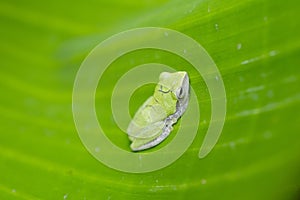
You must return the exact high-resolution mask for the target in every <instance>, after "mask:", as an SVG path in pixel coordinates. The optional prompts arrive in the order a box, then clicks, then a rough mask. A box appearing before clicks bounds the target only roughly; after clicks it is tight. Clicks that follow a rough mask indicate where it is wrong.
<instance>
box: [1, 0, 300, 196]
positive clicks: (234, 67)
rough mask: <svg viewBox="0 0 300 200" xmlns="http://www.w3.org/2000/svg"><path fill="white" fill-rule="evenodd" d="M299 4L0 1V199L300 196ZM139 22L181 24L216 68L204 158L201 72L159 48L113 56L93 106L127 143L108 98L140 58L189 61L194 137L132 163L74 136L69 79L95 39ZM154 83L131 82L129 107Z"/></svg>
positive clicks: (206, 107)
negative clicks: (162, 154)
mask: <svg viewBox="0 0 300 200" xmlns="http://www.w3.org/2000/svg"><path fill="white" fill-rule="evenodd" d="M299 10H300V3H299V2H298V1H296V0H287V1H278V0H245V1H237V0H222V1H221V0H203V1H196V0H185V1H182V0H170V1H167V0H161V1H160V0H155V1H147V0H131V1H121V0H110V1H104V0H103V1H92V0H88V1H69V0H66V1H56V0H54V1H49V2H47V1H33V0H27V1H16V0H10V1H3V0H2V1H1V2H0V21H1V29H0V36H1V38H0V44H1V47H0V51H1V73H0V89H1V90H0V91H1V98H0V121H1V126H0V199H82V200H84V199H87V200H89V199H108V200H109V199H213V200H214V199H249V200H250V199H251V200H252V199H299V198H300V189H299V188H300V181H299V180H300V170H299V169H300V136H299V130H300V121H299V119H300V116H299V109H300V92H299V89H300V88H299V85H300V57H299V55H300V40H299V35H300V28H299V25H300V23H299V18H300V12H299ZM146 26H158V27H165V28H171V29H174V30H177V31H180V32H182V33H184V34H186V35H188V36H190V37H192V38H194V39H195V40H196V41H198V42H199V43H200V44H201V45H202V46H203V47H204V48H205V49H206V50H207V51H208V53H209V54H210V55H211V57H212V58H213V59H214V61H215V63H216V64H217V66H218V67H219V70H220V72H221V74H222V76H223V80H224V84H225V88H226V92H227V97H228V107H227V108H228V112H227V118H226V123H225V126H224V130H223V133H222V135H221V138H220V140H219V141H218V143H217V145H216V146H215V148H214V150H213V151H212V152H211V153H210V154H209V156H207V157H206V158H204V159H202V160H200V159H198V158H197V154H198V151H199V147H200V145H201V144H202V140H203V137H204V134H205V131H206V130H207V126H208V124H209V118H210V99H209V94H208V92H207V88H206V86H205V84H204V82H203V80H202V78H201V76H200V75H199V74H197V73H195V72H194V71H193V70H192V68H191V66H190V65H189V64H188V63H186V62H185V61H184V60H182V59H180V58H178V57H176V56H174V55H171V54H169V53H166V52H161V51H155V50H142V51H137V52H133V53H130V54H128V55H126V56H124V57H122V58H120V59H118V60H117V61H116V62H115V63H113V65H112V66H111V67H110V68H109V70H107V71H106V72H105V74H106V75H105V76H104V78H103V79H101V81H100V84H102V85H104V86H99V88H98V92H97V97H96V107H97V111H98V113H97V114H98V117H99V121H101V125H103V126H104V129H105V130H106V132H108V133H109V134H108V136H109V138H110V139H111V140H112V141H113V142H114V143H115V144H117V145H119V146H120V147H122V148H124V149H126V148H127V149H128V144H129V142H128V139H127V137H126V135H124V134H122V133H120V131H119V130H118V128H117V127H116V125H115V123H114V121H113V120H112V116H111V110H110V107H109V105H110V101H109V98H110V94H111V89H112V87H113V85H114V83H115V82H116V81H117V80H118V77H120V76H121V75H122V74H123V73H125V72H126V71H128V70H129V69H130V68H132V67H134V66H135V65H138V64H143V63H148V62H154V61H155V62H159V63H164V64H168V65H170V66H172V67H174V68H175V69H178V70H183V69H184V70H186V71H188V73H189V74H190V78H191V84H192V85H193V87H194V89H195V90H196V92H197V94H198V95H199V96H198V100H199V105H200V107H201V120H200V124H199V130H198V134H197V137H196V139H195V140H194V142H193V144H192V145H191V146H190V148H189V149H188V151H187V152H186V153H185V154H184V155H183V156H182V157H181V158H180V159H179V160H177V161H176V162H175V163H173V164H172V165H170V166H168V167H166V168H164V169H162V170H159V171H155V172H151V173H146V174H128V173H122V172H118V171H115V170H113V169H110V168H108V167H106V166H105V165H103V164H101V163H100V162H98V161H97V160H96V159H94V158H93V157H92V156H91V155H90V154H89V153H88V152H87V150H86V149H85V148H84V146H83V145H82V143H81V142H80V139H79V137H78V135H77V132H76V129H75V126H74V123H73V118H72V87H73V82H74V79H75V76H76V72H77V70H78V69H79V67H80V64H81V62H82V61H83V59H84V58H85V56H86V55H87V54H88V52H89V51H90V50H92V48H93V47H95V46H96V45H97V44H98V43H100V42H101V41H103V40H104V39H106V38H107V37H109V36H111V35H113V34H116V33H119V32H121V31H124V30H128V29H131V28H136V27H146ZM152 89H153V85H148V86H146V87H143V88H140V89H139V90H138V91H136V93H135V94H134V96H133V97H132V100H131V103H130V110H131V113H132V114H133V113H134V112H135V110H136V109H137V108H138V107H139V106H140V104H141V103H142V102H143V100H145V99H146V98H147V97H148V96H149V95H151V92H152ZM171 139H172V138H171V137H170V138H168V140H167V141H166V142H165V143H164V144H162V145H165V144H166V143H167V142H169V141H171ZM157 148H159V147H157ZM154 150H155V149H154Z"/></svg>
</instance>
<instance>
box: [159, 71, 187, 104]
mask: <svg viewBox="0 0 300 200" xmlns="http://www.w3.org/2000/svg"><path fill="white" fill-rule="evenodd" d="M159 82H160V84H161V85H163V86H164V87H166V88H168V89H170V91H171V92H172V93H173V94H174V96H175V97H176V99H178V100H179V101H183V102H184V101H187V100H188V97H189V87H190V83H189V77H188V74H187V72H184V71H179V72H174V73H169V72H162V73H161V74H160V76H159Z"/></svg>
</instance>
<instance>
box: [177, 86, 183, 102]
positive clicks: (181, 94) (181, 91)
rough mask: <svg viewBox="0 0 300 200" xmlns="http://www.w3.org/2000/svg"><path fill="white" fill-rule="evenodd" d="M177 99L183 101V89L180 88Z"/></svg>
mask: <svg viewBox="0 0 300 200" xmlns="http://www.w3.org/2000/svg"><path fill="white" fill-rule="evenodd" d="M177 97H178V98H179V99H181V98H182V97H183V89H182V88H180V89H179V90H178V91H177Z"/></svg>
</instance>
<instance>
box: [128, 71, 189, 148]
mask: <svg viewBox="0 0 300 200" xmlns="http://www.w3.org/2000/svg"><path fill="white" fill-rule="evenodd" d="M188 101H189V77H188V74H187V73H186V72H183V71H180V72H175V73H168V72H163V73H161V74H160V76H159V82H158V84H157V86H156V87H155V91H154V94H153V96H151V97H149V98H148V99H147V100H146V101H145V102H144V104H143V105H142V106H141V107H140V108H139V110H138V111H137V112H136V114H135V116H134V118H133V120H132V121H131V122H130V124H129V126H128V129H127V133H128V135H129V139H130V140H131V141H132V143H131V145H130V147H131V149H132V150H133V151H140V150H144V149H148V148H151V147H153V146H156V145H157V144H159V143H160V142H162V141H163V140H164V139H165V138H166V137H167V136H168V135H169V134H170V132H171V131H172V130H173V127H172V125H173V124H174V123H176V122H177V120H178V119H179V118H180V117H181V115H182V114H183V113H184V112H185V110H186V107H187V105H188Z"/></svg>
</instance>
